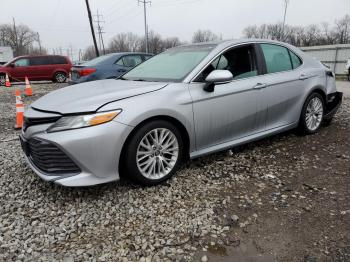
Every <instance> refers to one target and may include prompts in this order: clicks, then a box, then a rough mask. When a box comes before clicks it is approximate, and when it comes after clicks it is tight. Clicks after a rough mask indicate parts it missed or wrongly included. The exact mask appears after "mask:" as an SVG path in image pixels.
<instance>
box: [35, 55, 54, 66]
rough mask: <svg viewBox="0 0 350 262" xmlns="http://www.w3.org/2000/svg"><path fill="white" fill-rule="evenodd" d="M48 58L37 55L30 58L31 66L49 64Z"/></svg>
mask: <svg viewBox="0 0 350 262" xmlns="http://www.w3.org/2000/svg"><path fill="white" fill-rule="evenodd" d="M49 64H50V59H49V58H48V57H47V56H38V57H31V58H30V65H31V66H41V65H49Z"/></svg>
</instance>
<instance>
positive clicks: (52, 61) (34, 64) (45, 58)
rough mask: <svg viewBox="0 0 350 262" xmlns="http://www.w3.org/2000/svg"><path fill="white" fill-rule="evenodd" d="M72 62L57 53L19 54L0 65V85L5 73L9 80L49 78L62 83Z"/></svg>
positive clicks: (3, 81) (3, 82)
mask: <svg viewBox="0 0 350 262" xmlns="http://www.w3.org/2000/svg"><path fill="white" fill-rule="evenodd" d="M71 67H72V62H71V61H70V60H69V58H68V57H65V56H58V55H38V56H19V57H16V58H14V59H13V60H12V61H10V62H8V63H6V64H5V65H3V66H0V85H4V84H5V77H6V73H7V74H8V76H9V77H10V81H24V79H25V77H28V79H29V80H34V81H41V80H50V81H53V82H58V83H63V82H65V81H66V80H67V76H68V74H69V71H70V70H71Z"/></svg>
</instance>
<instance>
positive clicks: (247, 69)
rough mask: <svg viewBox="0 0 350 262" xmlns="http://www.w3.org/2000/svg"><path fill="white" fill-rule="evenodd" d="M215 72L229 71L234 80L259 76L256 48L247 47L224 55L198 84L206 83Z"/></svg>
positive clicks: (217, 59)
mask: <svg viewBox="0 0 350 262" xmlns="http://www.w3.org/2000/svg"><path fill="white" fill-rule="evenodd" d="M214 70H229V71H230V72H231V73H232V75H233V79H234V80H237V79H242V78H247V77H252V76H257V75H258V69H257V60H256V55H255V52H254V47H253V46H252V45H246V46H242V47H236V48H233V49H231V50H229V51H227V52H225V53H223V54H222V55H220V56H219V57H218V58H216V59H215V60H214V61H213V62H212V63H211V64H210V65H209V66H207V67H206V68H205V69H204V70H203V71H202V73H201V74H200V75H199V77H197V79H196V82H204V81H205V79H206V77H207V76H208V75H209V74H210V73H211V72H212V71H214Z"/></svg>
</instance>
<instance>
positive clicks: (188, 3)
mask: <svg viewBox="0 0 350 262" xmlns="http://www.w3.org/2000/svg"><path fill="white" fill-rule="evenodd" d="M90 5H91V9H92V12H93V14H96V12H97V10H98V11H99V13H100V14H102V15H103V16H104V20H105V21H106V23H105V24H103V26H104V31H105V32H106V33H105V34H104V39H105V42H107V43H108V41H109V39H111V38H112V37H113V36H114V35H116V34H117V33H120V32H129V31H131V32H134V33H136V34H139V35H142V34H143V33H144V24H143V8H142V6H141V5H138V4H137V0H90ZM283 11H284V4H283V0H153V1H152V5H150V6H148V18H149V20H148V26H149V29H150V30H153V31H155V32H157V33H160V34H161V35H162V36H165V37H168V36H178V37H179V38H180V39H181V40H183V41H189V40H190V39H191V37H192V34H193V32H194V31H196V30H197V29H210V30H212V31H213V32H215V33H216V34H218V35H220V34H221V35H222V37H223V38H224V39H229V38H239V37H241V36H242V30H243V29H244V28H245V27H246V26H248V25H252V24H257V25H259V24H262V23H274V22H278V21H282V19H283ZM345 14H350V0H290V4H289V8H288V13H287V21H286V23H288V24H292V25H308V24H312V23H321V22H329V23H331V24H332V23H333V22H334V20H335V19H339V18H341V17H342V16H344V15H345ZM12 17H14V18H15V19H16V23H17V24H21V23H22V24H26V25H28V26H29V27H30V28H31V29H33V30H35V31H38V32H39V33H40V35H41V40H42V45H43V46H45V47H47V48H49V51H50V52H52V48H59V47H61V48H62V49H63V50H66V49H67V48H70V46H72V48H73V52H74V55H75V56H77V53H78V50H79V49H80V48H81V49H84V48H85V47H87V46H88V45H91V44H92V38H91V34H90V29H89V24H88V18H87V11H86V6H85V0H30V1H29V0H11V1H10V0H6V1H5V0H3V1H2V7H1V15H0V23H12Z"/></svg>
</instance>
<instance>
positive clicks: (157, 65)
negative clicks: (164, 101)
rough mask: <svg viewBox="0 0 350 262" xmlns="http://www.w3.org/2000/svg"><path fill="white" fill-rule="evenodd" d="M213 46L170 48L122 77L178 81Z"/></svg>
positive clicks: (126, 78)
mask: <svg viewBox="0 0 350 262" xmlns="http://www.w3.org/2000/svg"><path fill="white" fill-rule="evenodd" d="M214 47H215V45H199V46H185V47H177V48H172V49H170V50H168V51H165V52H164V53H161V54H159V55H157V56H154V57H152V58H150V59H149V60H147V61H145V62H144V63H142V64H140V65H139V66H137V67H135V68H134V69H132V70H131V71H129V72H128V73H126V74H125V75H124V76H123V77H122V79H124V80H137V81H172V82H180V81H182V80H183V79H184V78H185V77H186V76H187V75H188V74H189V73H190V72H191V71H192V70H193V69H194V68H195V67H196V66H197V65H198V64H199V63H200V62H201V61H202V60H203V59H204V58H205V57H206V56H207V55H208V54H209V52H210V51H211V50H212V49H213V48H214Z"/></svg>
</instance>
